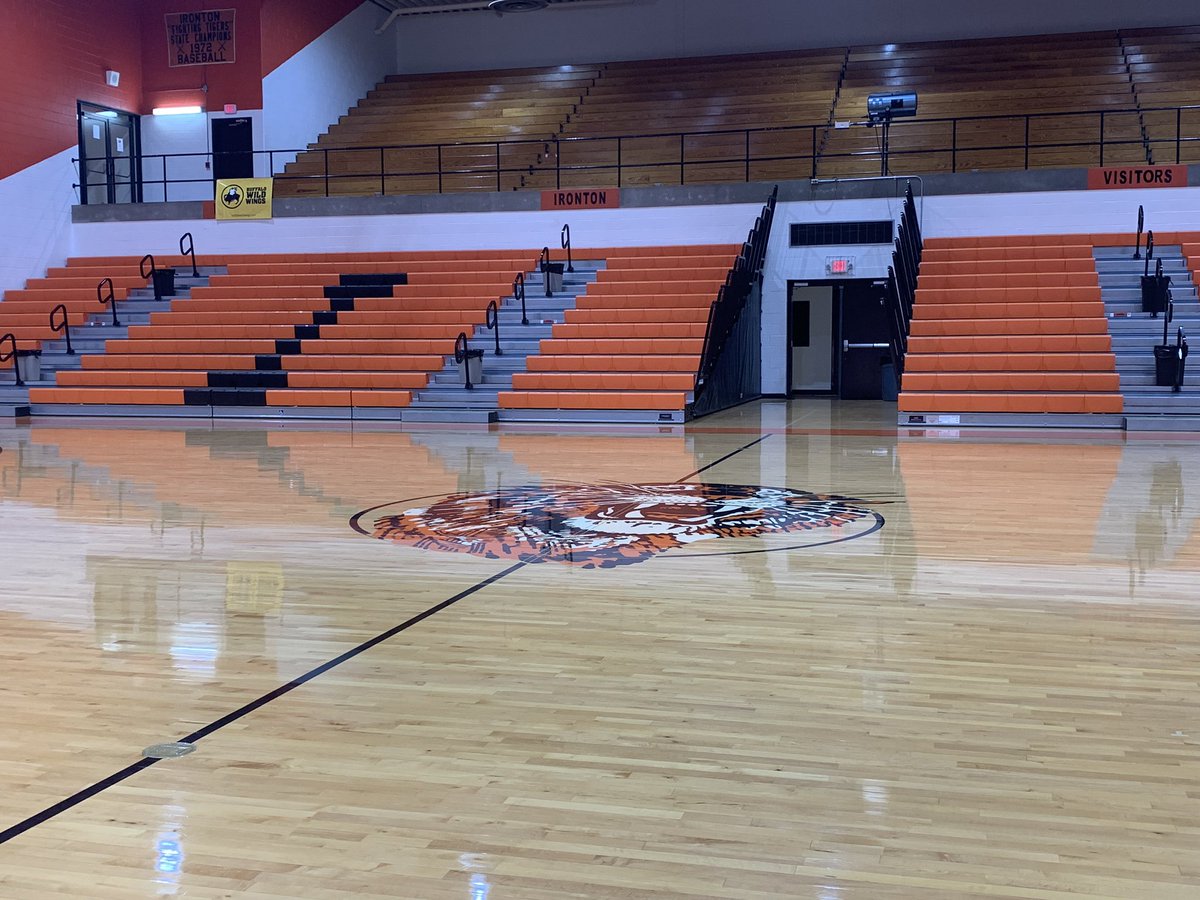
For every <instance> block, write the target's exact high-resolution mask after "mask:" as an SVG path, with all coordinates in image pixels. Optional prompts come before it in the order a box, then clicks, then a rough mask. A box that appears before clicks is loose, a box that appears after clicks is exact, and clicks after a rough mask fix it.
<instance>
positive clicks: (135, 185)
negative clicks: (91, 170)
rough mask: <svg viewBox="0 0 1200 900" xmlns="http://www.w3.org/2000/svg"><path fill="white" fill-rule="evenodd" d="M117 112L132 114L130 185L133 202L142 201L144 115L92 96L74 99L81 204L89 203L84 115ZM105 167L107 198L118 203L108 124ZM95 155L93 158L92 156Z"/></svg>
mask: <svg viewBox="0 0 1200 900" xmlns="http://www.w3.org/2000/svg"><path fill="white" fill-rule="evenodd" d="M105 112H114V113H117V114H119V115H122V116H128V117H129V133H130V135H131V137H132V141H133V146H132V147H131V148H130V152H129V179H130V180H129V188H130V203H141V202H142V117H141V116H140V115H138V114H137V113H135V112H130V111H129V110H126V109H118V108H117V107H115V106H104V105H102V104H100V103H92V102H91V101H90V100H76V101H75V132H76V145H77V147H78V150H79V182H80V184H79V202H80V205H82V206H87V203H88V197H87V195H88V174H87V160H88V157H87V154H86V153H85V151H84V149H83V148H84V143H83V116H84V114H85V113H87V114H90V115H97V114H99V113H105ZM104 149H105V155H104V171H105V176H106V185H107V193H108V199H107V201H106V205H108V204H113V205H115V204H116V181H115V179H114V175H113V159H114V157H113V155H112V145H111V140H110V136H109V133H108V124H107V122H106V123H105V126H104ZM93 159H94V158H93Z"/></svg>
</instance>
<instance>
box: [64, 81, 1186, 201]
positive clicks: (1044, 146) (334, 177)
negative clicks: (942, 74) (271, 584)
mask: <svg viewBox="0 0 1200 900" xmlns="http://www.w3.org/2000/svg"><path fill="white" fill-rule="evenodd" d="M1193 110H1200V104H1189V105H1182V106H1160V107H1144V108H1142V109H1137V108H1136V107H1130V108H1120V109H1084V110H1074V111H1066V112H1063V111H1060V112H1030V113H1009V114H1004V113H1000V114H991V115H976V116H953V117H938V118H921V117H916V118H913V119H903V120H899V121H897V122H895V123H893V125H892V127H893V129H895V132H894V134H893V140H895V141H897V142H899V143H902V141H903V133H904V130H905V129H907V128H913V127H918V126H929V125H935V126H936V125H949V126H950V134H951V139H950V144H949V146H933V147H928V146H921V147H918V148H916V149H904V148H903V147H896V146H893V147H891V149H890V151H889V155H890V156H891V158H892V159H893V161H894V160H896V159H897V158H902V157H904V156H906V155H919V156H923V157H936V156H943V157H945V158H946V159H947V160H948V161H949V162H950V166H949V168H950V171H951V172H957V171H958V170H959V166H958V155H959V153H960V152H965V151H968V150H969V151H971V152H999V151H1004V150H1023V151H1024V163H1023V165H1022V166H1019V167H1018V166H1012V167H1004V168H1009V169H1022V168H1023V169H1026V170H1028V169H1029V168H1030V165H1029V157H1030V153H1029V151H1030V150H1031V149H1034V150H1038V151H1044V150H1057V149H1072V148H1075V149H1085V148H1098V150H1099V163H1100V165H1104V153H1105V149H1106V148H1113V147H1122V146H1135V145H1136V146H1139V147H1145V146H1146V145H1147V143H1149V144H1153V145H1169V146H1170V145H1173V146H1174V150H1175V153H1174V157H1175V160H1174V162H1175V164H1181V163H1182V162H1183V147H1184V146H1185V145H1191V144H1193V143H1200V135H1196V136H1188V137H1185V136H1184V129H1183V124H1182V123H1183V121H1184V113H1187V112H1190V111H1193ZM1148 113H1174V114H1175V123H1176V124H1175V133H1174V135H1173V136H1168V137H1164V138H1160V139H1146V138H1144V137H1140V136H1139V137H1137V138H1121V139H1111V138H1107V137H1105V136H1104V135H1103V128H1102V127H1098V128H1097V129H1096V131H1097V135H1098V139H1089V140H1083V141H1047V142H1040V141H1039V142H1036V143H1031V142H1030V137H1029V135H1030V128H1029V124H1030V123H1031V122H1033V121H1044V120H1052V119H1056V118H1059V119H1064V120H1075V121H1078V120H1079V119H1080V117H1084V116H1088V117H1095V118H1096V120H1097V124H1098V125H1102V123H1103V122H1104V121H1106V119H1110V118H1111V117H1114V116H1120V115H1133V116H1142V117H1145V116H1146V114H1148ZM989 121H991V122H1000V121H1017V122H1022V121H1023V122H1024V123H1025V124H1026V127H1025V129H1024V133H1023V138H1022V139H1021V141H1019V142H1009V143H995V144H983V143H980V144H975V143H972V144H970V145H969V146H963V147H960V146H959V133H960V132H963V133H964V134H965V133H968V132H970V133H972V134H973V133H975V132H976V130H975V129H963V128H961V127H960V125H962V124H963V123H970V124H973V125H978V124H979V123H986V122H989ZM852 124H856V125H857V124H865V123H852ZM830 128H831V126H830V124H829V122H818V123H811V124H797V125H771V126H762V127H758V128H724V129H712V130H707V131H666V132H643V133H631V134H625V135H605V136H596V135H556V136H554V137H552V138H550V139H546V138H516V139H496V140H490V141H445V142H441V143H420V144H380V145H375V146H353V147H349V146H347V147H315V148H309V147H300V148H292V149H276V150H254V151H251V153H252V155H253V156H254V158H255V159H256V160H258V159H259V157H261V156H265V157H266V169H267V170H268V171H270V172H271V173H272V174H273V176H274V178H275V179H276V180H277V181H280V182H305V181H321V182H323V183H324V186H325V191H324V195H325V196H329V193H330V192H329V185H330V182H334V183H336V182H337V181H338V180H339V179H347V178H364V177H371V178H374V177H376V175H377V176H378V177H379V188H380V192H381V193H383V194H387V193H389V192H388V190H387V179H388V178H397V177H430V178H432V177H436V178H437V179H438V193H445V184H444V183H443V182H444V179H445V178H446V176H452V175H472V176H487V177H488V178H492V177H493V176H494V178H495V182H496V185H497V190H499V189H500V187H501V181H502V176H503V175H505V174H512V175H520V174H528V173H529V165H528V163H526V164H524V165H513V166H504V165H502V155H503V154H502V152H501V148H503V147H513V146H519V145H530V146H532V145H542V146H545V145H548V144H550V145H554V146H555V147H558V146H560V145H563V144H567V145H570V144H582V143H592V144H612V145H614V156H615V160H614V161H607V160H606V161H604V162H600V163H586V164H567V165H564V164H562V162H561V158H560V156H559V154H558V153H556V154H555V156H556V160H555V165H554V171H555V173H556V178H555V181H556V184H555V188H556V189H561V188H562V175H563V174H564V173H579V172H588V171H596V172H608V173H611V172H614V171H615V172H616V184H617V186H620V185H621V184H622V182H623V177H622V176H623V172H624V170H625V169H639V170H643V171H644V170H648V169H678V170H679V173H680V183H686V181H687V169H688V167H689V166H699V167H701V168H703V167H711V166H713V165H715V164H719V163H726V164H731V165H732V164H738V165H740V166H742V167H743V169H744V173H745V176H744V179H743V180H744V181H746V182H751V181H754V180H755V178H754V177H753V175H754V173H753V164H754V163H769V162H789V161H806V162H808V163H809V167H810V170H811V172H810V173H804V174H810V177H812V178H814V179H815V178H817V176H818V166H819V163H820V162H821V161H824V160H834V159H846V158H864V159H870V160H874V159H876V158H878V156H879V152H878V151H877V150H875V149H870V150H855V151H850V152H845V153H832V152H829V151H827V150H822V149H819V148H818V144H819V141H818V135H819V134H824V133H825V132H827V131H829V130H830ZM798 132H809V133H810V137H811V140H810V141H808V142H806V143H808V144H809V145H810V146H811V149H810V151H809V152H807V153H790V154H782V155H781V154H765V155H755V154H753V153H752V152H751V150H752V144H753V137H754V136H755V135H765V134H776V133H798ZM722 135H739V136H741V137H743V138H744V141H742V142H737V143H738V144H739V146H741V147H743V152H741V153H739V154H738V155H736V156H734V155H730V156H723V157H720V158H714V157H710V156H703V157H702V158H697V159H695V160H688V159H687V158H686V153H672V154H671V158H670V159H663V160H661V161H647V160H646V159H644V158H641V157H639V158H638V160H637V162H636V163H629V162H626V161H623V160H622V159H621V158H620V157H621V146H622V143H623V142H625V141H632V140H647V139H665V138H673V139H678V141H679V145H680V147H681V148H684V147H685V145H686V142H687V139H688V138H690V137H718V136H722ZM464 147H478V148H489V150H490V151H491V155H492V156H494V158H495V165H494V166H487V167H484V166H479V165H477V166H471V167H450V168H447V167H446V166H444V165H443V164H442V156H443V153H444V151H445V150H447V149H458V148H464ZM406 150H407V151H412V150H432V151H436V152H437V160H438V162H437V165H436V167H434V168H432V169H417V170H404V171H391V170H388V169H387V167H386V165H385V163H386V155H387V152H388V151H406ZM234 152H236V153H237V154H238V155H239V156H242V155H244V154H243V153H242V152H241V151H228V152H226V151H206V152H197V153H154V154H144V155H143V156H142V162H143V168H146V167H147V165H146V164H147V163H150V162H153V161H155V160H158V161H160V163H161V170H162V172H163V177H162V178H158V179H154V178H145V177H143V178H142V179H141V182H140V183H141V184H142V185H143V186H147V185H162V186H163V195H164V200H165V198H166V194H167V186H168V185H176V184H178V185H183V184H206V185H211V184H212V179H211V178H167V177H166V171H167V160H168V159H195V160H198V161H203V162H205V163H207V164H208V165H209V166H212V165H213V163H214V161H215V160H216V159H218V158H219V157H221V156H223V155H228V154H232V153H234ZM307 153H319V154H322V157H323V159H324V162H325V165H324V167H323V171H322V172H320V173H316V174H311V175H289V174H287V173H286V172H281V173H275V168H276V166H275V157H276V156H280V157H296V156H297V155H299V154H307ZM331 154H335V155H336V154H349V155H360V156H361V155H363V154H371V155H372V156H374V155H378V156H379V157H380V160H381V161H382V162H381V167H380V171H379V172H378V173H375V172H369V173H366V174H363V173H335V172H331V171H330V166H329V157H330V155H331ZM72 162H74V163H76V164H78V163H79V159H78V158H73V160H72ZM797 174H798V176H799V175H801V174H802V173H799V172H798V173H797ZM72 186H73V187H74V188H75V189H76V190H78V189H80V188H82V187H83V185H81V184H74V185H72ZM393 193H402V191H398V192H393ZM80 199H81V201H82V202H83V203H84V204H85V205H86V203H87V192H86V191H82V192H81V194H80Z"/></svg>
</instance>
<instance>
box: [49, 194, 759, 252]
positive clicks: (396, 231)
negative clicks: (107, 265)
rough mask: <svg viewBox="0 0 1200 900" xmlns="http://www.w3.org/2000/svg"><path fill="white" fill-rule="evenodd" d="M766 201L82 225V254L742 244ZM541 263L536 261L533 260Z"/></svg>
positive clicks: (77, 231)
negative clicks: (178, 248) (564, 235)
mask: <svg viewBox="0 0 1200 900" xmlns="http://www.w3.org/2000/svg"><path fill="white" fill-rule="evenodd" d="M760 208H761V207H760V206H758V205H754V204H734V205H726V206H676V207H657V208H650V209H624V210H621V209H597V210H590V211H587V212H577V213H574V214H572V215H569V216H565V215H564V214H563V213H561V212H540V211H539V212H494V213H439V214H428V215H409V216H322V217H313V218H280V219H272V220H269V221H265V222H253V221H249V222H217V221H215V220H205V221H191V220H187V221H178V222H104V223H89V224H79V225H76V226H75V228H74V243H73V246H72V250H71V252H72V253H73V254H74V255H76V256H100V255H119V254H129V255H134V254H137V255H140V254H142V253H147V252H152V253H157V252H164V253H167V252H173V251H172V250H171V247H172V241H173V239H174V236H175V235H178V234H181V233H182V232H184V231H191V232H192V234H193V235H194V237H195V242H196V252H197V253H199V254H201V255H203V254H206V253H258V252H262V253H275V252H285V253H304V252H308V253H331V252H339V251H340V252H367V251H372V250H451V249H462V250H472V249H481V250H487V249H496V250H503V249H526V248H531V247H542V246H544V245H546V244H549V245H550V246H552V247H557V246H558V236H559V232H560V230H561V229H562V226H563V223H564V222H567V223H569V224H570V225H571V235H572V239H573V241H574V243H575V245H576V246H577V247H645V246H655V245H668V244H740V243H741V242H742V241H744V240H745V239H746V234H747V233H748V232H749V230H750V226H751V225H752V224H753V223H754V217H755V216H756V215H758V212H759V209H760ZM531 263H532V260H531Z"/></svg>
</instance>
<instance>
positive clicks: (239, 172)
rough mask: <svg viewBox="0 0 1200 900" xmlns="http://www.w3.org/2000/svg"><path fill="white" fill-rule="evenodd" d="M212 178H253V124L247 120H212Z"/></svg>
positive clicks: (218, 179)
mask: <svg viewBox="0 0 1200 900" xmlns="http://www.w3.org/2000/svg"><path fill="white" fill-rule="evenodd" d="M212 147H213V178H214V179H215V180H217V181H220V180H221V179H224V178H253V177H254V122H253V120H251V119H248V118H238V119H213V122H212Z"/></svg>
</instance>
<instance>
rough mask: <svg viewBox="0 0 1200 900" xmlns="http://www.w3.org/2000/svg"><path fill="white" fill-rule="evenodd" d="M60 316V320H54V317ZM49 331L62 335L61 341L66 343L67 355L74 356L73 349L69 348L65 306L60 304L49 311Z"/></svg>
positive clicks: (69, 332)
mask: <svg viewBox="0 0 1200 900" xmlns="http://www.w3.org/2000/svg"><path fill="white" fill-rule="evenodd" d="M60 314H61V316H62V318H60V319H56V316H59V315H60ZM50 330H51V331H53V332H54V333H55V334H58V333H59V332H61V333H62V336H63V339H64V340H65V341H66V342H67V355H68V356H74V355H75V349H74V348H73V347H72V346H71V323H70V321H69V319H68V317H67V305H66V304H65V303H60V304H58V306H56V307H54V309H52V310H50Z"/></svg>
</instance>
